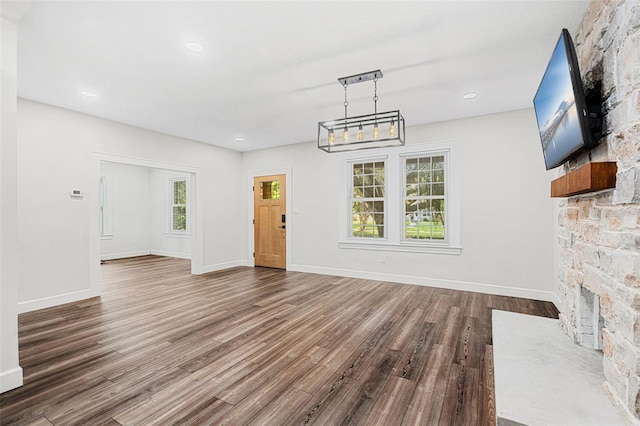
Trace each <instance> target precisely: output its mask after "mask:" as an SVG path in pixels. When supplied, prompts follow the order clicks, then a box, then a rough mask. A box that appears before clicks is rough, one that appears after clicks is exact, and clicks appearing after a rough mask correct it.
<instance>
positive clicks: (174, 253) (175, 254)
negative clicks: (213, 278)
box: [149, 249, 191, 259]
mask: <svg viewBox="0 0 640 426" xmlns="http://www.w3.org/2000/svg"><path fill="white" fill-rule="evenodd" d="M149 254H152V255H154V256H165V257H175V258H178V259H191V255H190V254H189V253H179V252H177V251H164V250H153V249H151V250H150V251H149Z"/></svg>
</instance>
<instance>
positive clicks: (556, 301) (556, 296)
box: [549, 291, 562, 312]
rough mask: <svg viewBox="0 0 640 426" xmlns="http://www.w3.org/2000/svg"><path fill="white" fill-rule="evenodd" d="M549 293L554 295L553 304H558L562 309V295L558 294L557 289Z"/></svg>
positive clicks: (557, 306)
mask: <svg viewBox="0 0 640 426" xmlns="http://www.w3.org/2000/svg"><path fill="white" fill-rule="evenodd" d="M549 293H551V294H552V296H553V297H552V298H551V300H550V302H553V304H554V305H556V308H557V309H558V310H559V311H560V307H561V305H562V300H560V296H558V294H557V293H556V292H555V291H550V292H549ZM560 312H562V311H560Z"/></svg>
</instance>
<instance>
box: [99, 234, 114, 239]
mask: <svg viewBox="0 0 640 426" xmlns="http://www.w3.org/2000/svg"><path fill="white" fill-rule="evenodd" d="M100 239H101V240H113V234H102V235H100Z"/></svg>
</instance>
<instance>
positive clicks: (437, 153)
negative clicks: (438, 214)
mask: <svg viewBox="0 0 640 426" xmlns="http://www.w3.org/2000/svg"><path fill="white" fill-rule="evenodd" d="M425 157H444V181H443V184H444V188H445V190H444V196H443V198H444V205H445V211H444V216H445V219H444V223H445V227H444V239H443V240H435V239H424V240H422V239H414V238H407V237H406V219H405V220H403V221H401V223H402V231H401V233H400V242H401V244H415V243H419V244H421V245H422V244H424V243H425V242H428V243H430V244H442V243H444V244H446V243H448V242H449V216H450V214H449V176H450V173H449V150H443V151H429V152H424V151H422V152H419V153H402V154H400V171H401V172H400V173H401V175H402V178H401V189H400V197H401V198H402V202H401V206H400V208H401V209H402V217H403V218H405V217H406V212H405V208H406V200H407V196H406V192H405V191H406V189H405V188H406V184H407V173H406V160H408V159H415V158H425ZM409 198H411V197H409ZM418 198H419V197H418Z"/></svg>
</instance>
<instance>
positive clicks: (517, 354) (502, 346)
mask: <svg viewBox="0 0 640 426" xmlns="http://www.w3.org/2000/svg"><path fill="white" fill-rule="evenodd" d="M492 323H493V358H494V366H495V394H496V413H497V416H498V418H501V419H505V420H507V421H502V422H501V423H499V424H514V423H510V422H509V421H511V422H516V423H521V424H524V425H528V426H534V425H559V426H560V425H561V426H571V425H576V426H578V425H579V426H586V425H598V426H608V425H611V426H614V425H624V424H625V423H624V420H623V418H622V417H621V416H620V415H619V414H618V412H617V410H616V409H615V407H614V406H613V404H612V403H611V402H610V401H609V399H607V396H606V395H605V393H604V390H603V389H602V383H603V382H604V374H603V372H602V353H601V352H598V351H595V350H593V349H588V348H584V347H582V346H579V345H576V344H574V343H573V341H571V339H570V338H569V337H568V336H566V335H565V334H564V333H562V331H561V330H560V326H559V324H558V320H555V319H551V318H542V317H536V316H532V315H524V314H516V313H513V312H505V311H497V310H494V311H493V318H492Z"/></svg>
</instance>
